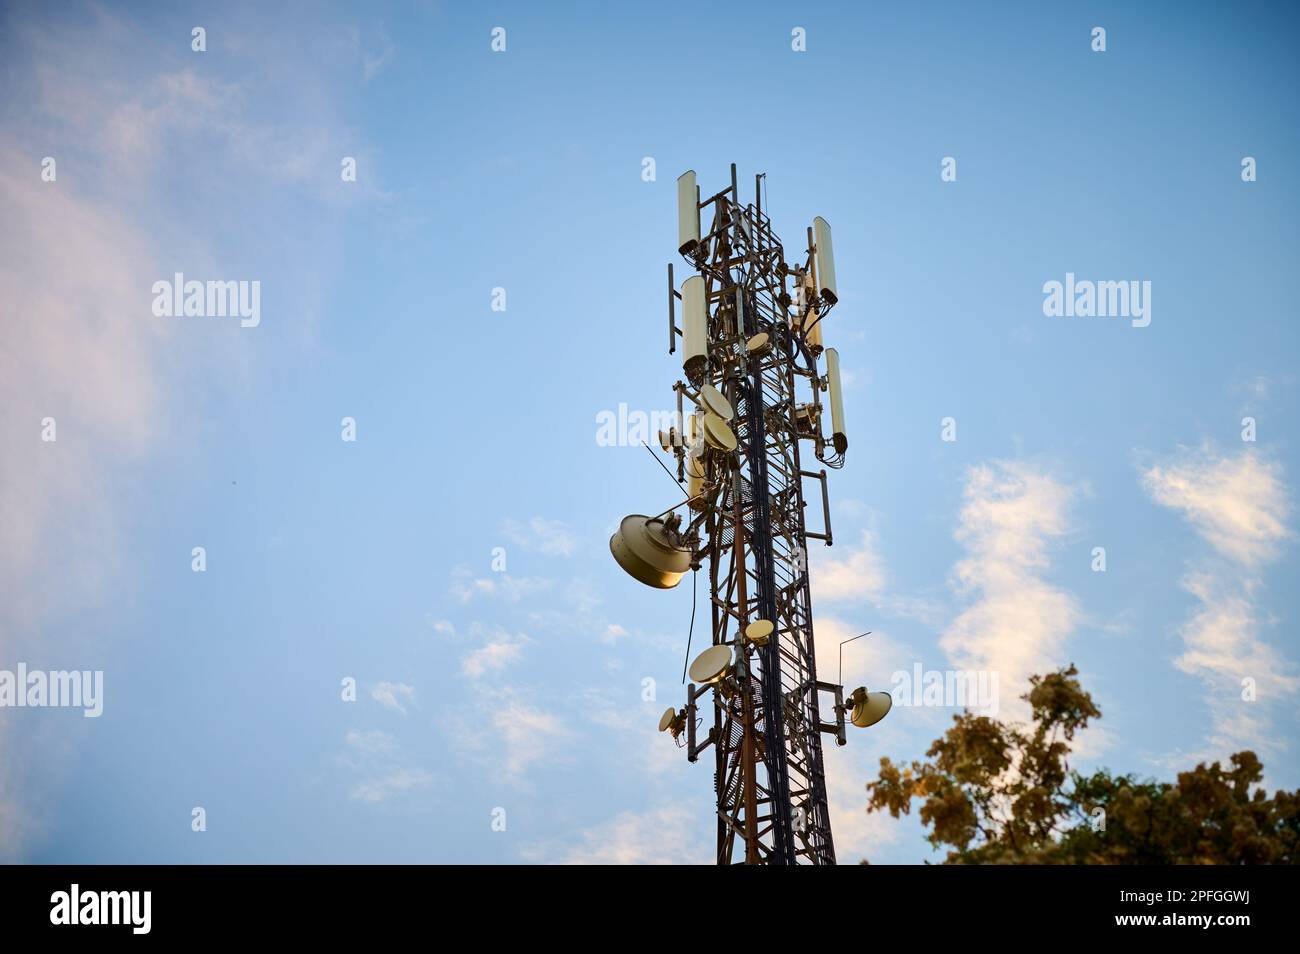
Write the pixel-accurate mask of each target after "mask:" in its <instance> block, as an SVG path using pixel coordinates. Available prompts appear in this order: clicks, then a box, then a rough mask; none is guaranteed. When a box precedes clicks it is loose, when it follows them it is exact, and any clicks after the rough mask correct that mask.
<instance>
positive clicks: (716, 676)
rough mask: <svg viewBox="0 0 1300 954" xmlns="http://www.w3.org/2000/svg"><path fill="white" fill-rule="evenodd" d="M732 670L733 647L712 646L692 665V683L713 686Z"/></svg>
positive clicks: (697, 657)
mask: <svg viewBox="0 0 1300 954" xmlns="http://www.w3.org/2000/svg"><path fill="white" fill-rule="evenodd" d="M730 668H731V647H730V646H727V645H725V644H719V645H717V646H710V647H709V648H708V649H706V650H704V652H702V653H700V654H699V655H698V656H696V657H695V662H693V663H691V670H690V672H691V682H698V683H699V684H700V685H704V686H711V685H713V684H715V683H717V682H719V681H720V680H721V679H722V677H723V676H725V675H726V674H727V670H728V669H730Z"/></svg>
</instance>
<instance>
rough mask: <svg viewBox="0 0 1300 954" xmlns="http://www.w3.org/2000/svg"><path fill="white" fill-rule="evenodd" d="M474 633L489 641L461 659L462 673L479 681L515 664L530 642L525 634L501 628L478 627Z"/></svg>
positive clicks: (474, 629) (474, 628)
mask: <svg viewBox="0 0 1300 954" xmlns="http://www.w3.org/2000/svg"><path fill="white" fill-rule="evenodd" d="M473 631H474V632H475V633H476V634H486V639H487V641H486V642H485V643H484V644H483V645H481V646H479V647H478V648H476V649H474V650H472V651H471V652H470V653H469V654H468V655H466V656H464V657H463V658H462V659H461V662H460V668H461V672H463V673H464V674H465V675H467V676H469V677H470V678H472V679H478V678H479V677H481V676H483V675H485V674H486V673H489V672H494V671H496V670H498V669H501V668H502V667H504V666H507V665H509V664H510V663H512V662H514V661H515V660H516V659H518V658H519V657H520V655H522V653H523V651H524V646H525V645H526V644H527V643H529V642H530V640H529V639H528V637H527V636H525V635H524V634H523V633H509V632H507V631H506V630H504V629H501V628H500V627H495V628H493V629H490V630H489V629H487V628H486V627H482V626H478V625H476V626H475V627H473Z"/></svg>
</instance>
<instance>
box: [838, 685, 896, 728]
mask: <svg viewBox="0 0 1300 954" xmlns="http://www.w3.org/2000/svg"><path fill="white" fill-rule="evenodd" d="M846 703H847V705H849V706H852V707H853V712H852V714H851V715H850V716H849V721H850V722H852V723H853V724H854V725H856V726H857V727H858V728H859V729H865V728H868V727H869V726H873V725H875V724H876V723H877V722H879V721H880V720H881V719H883V718H884V717H885V716H887V715H889V710H890V709H892V708H893V707H894V697H893V696H891V695H890V694H889V693H887V692H867V689H866V687H865V686H858V688H856V689H854V690H853V692H852V693H851V694H850V695H849V698H848V699H847V700H846Z"/></svg>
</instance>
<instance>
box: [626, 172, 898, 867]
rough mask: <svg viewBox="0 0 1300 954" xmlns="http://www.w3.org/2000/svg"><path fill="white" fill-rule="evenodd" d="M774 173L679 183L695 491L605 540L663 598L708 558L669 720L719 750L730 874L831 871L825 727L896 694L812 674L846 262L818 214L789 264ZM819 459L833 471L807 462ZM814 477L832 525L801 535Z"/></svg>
mask: <svg viewBox="0 0 1300 954" xmlns="http://www.w3.org/2000/svg"><path fill="white" fill-rule="evenodd" d="M763 179H764V176H762V175H759V176H756V177H755V179H754V201H753V203H751V204H748V205H745V206H742V205H741V204H740V194H739V191H738V189H737V186H736V167H735V165H734V164H733V165H732V166H731V185H730V186H729V187H728V188H726V189H723V190H722V191H721V192H718V193H715V194H713V195H711V196H709V197H708V198H706V199H703V200H701V197H700V190H699V187H698V185H697V184H696V179H695V173H694V172H693V171H692V172H687V173H685V174H684V175H682V176H681V177H680V178H679V179H678V180H677V213H678V251H679V252H680V253H681V255H682V256H683V257H685V259H686V260H687V261H688V262H689V263H690V265H691V266H692V268H693V269H694V270H695V271H696V272H698V274H694V275H691V276H690V277H689V278H687V279H686V280H685V281H684V282H683V283H682V286H681V291H680V292H679V291H678V290H677V288H676V285H675V282H674V278H673V266H672V265H671V264H669V266H668V351H669V353H670V354H672V353H676V352H677V351H678V347H679V341H678V339H679V337H680V352H681V357H682V370H683V374H684V377H685V380H684V381H683V380H679V381H677V382H676V383H675V384H674V385H673V390H674V391H675V392H676V396H677V425H676V426H675V427H673V428H671V429H670V430H669V431H667V432H662V431H661V432H660V434H659V443H660V445H661V447H662V448H663V450H664V453H666V454H671V455H672V456H673V457H674V458H675V459H676V465H677V480H678V482H679V483H681V484H685V485H686V489H687V499H686V500H684V501H682V502H681V503H678V504H676V505H675V506H673V507H671V508H669V509H668V510H665V511H663V512H662V513H660V514H658V515H657V516H653V517H646V516H644V515H642V514H633V515H631V516H629V517H625V518H624V519H623V521H622V523H621V524H620V525H619V529H618V531H617V532H616V533H615V534H614V536H613V537H612V538H611V539H610V542H609V545H610V550H611V552H612V553H613V555H614V559H615V560H617V561H618V563H619V565H620V566H622V567H623V569H624V570H626V571H627V572H628V573H629V574H631V575H632V576H633V577H634V578H636V579H637V580H640V581H641V582H642V583H645V584H647V585H649V586H653V587H658V588H661V589H667V588H670V587H673V586H676V585H677V584H678V583H679V582H680V581H681V579H682V577H683V576H684V575H685V574H686V572H687V571H688V570H691V571H695V572H698V571H699V570H700V569H701V567H703V566H704V564H705V563H707V565H708V581H709V606H708V611H709V613H710V614H711V631H712V644H711V645H710V646H709V647H708V648H707V649H705V650H704V652H702V653H701V654H700V655H699V656H697V657H696V659H695V660H694V661H693V662H692V663H691V665H690V678H691V682H690V684H689V685H688V687H687V690H686V704H685V706H684V707H683V708H681V709H676V708H670V709H668V710H667V711H666V712H665V713H664V714H663V717H662V718H661V719H660V722H659V728H660V730H661V731H664V732H669V733H671V735H672V737H673V739H674V740H675V741H676V742H677V744H678V745H679V746H681V747H684V748H685V749H686V754H687V758H688V760H689V761H691V762H695V761H697V760H698V759H699V757H700V755H701V754H702V753H704V752H705V751H706V750H707V749H708V748H709V747H710V746H712V747H713V750H714V758H715V761H716V774H715V777H714V786H715V789H716V793H717V824H718V829H717V834H718V837H717V862H718V864H733V863H737V862H744V863H747V864H799V863H802V864H834V863H835V846H834V843H833V841H832V839H831V822H830V812H829V810H828V806H827V800H826V778H825V772H824V770H823V767H822V748H821V737H822V734H823V733H829V734H831V735H834V736H835V740H836V742H837V743H838V744H840V745H844V744H845V742H846V739H845V722H846V719H847V721H849V722H852V723H853V724H854V725H856V726H862V727H866V726H869V725H874V724H875V723H876V722H878V721H880V719H882V718H884V716H885V715H886V714H887V713H888V712H889V708H890V704H891V698H890V695H889V693H887V692H868V691H867V690H866V689H865V688H859V689H856V690H854V691H853V692H852V693H851V694H849V695H848V696H847V698H846V697H845V694H844V689H843V687H842V686H840V685H838V684H837V683H832V682H825V681H822V680H820V679H818V676H817V665H816V659H815V657H814V652H813V621H812V603H811V598H810V596H809V592H808V572H807V567H808V562H807V544H808V541H809V540H810V539H815V540H821V541H823V542H824V543H825V545H827V546H829V545H830V544H831V542H832V538H831V523H830V504H829V496H828V493H827V486H826V470H825V467H830V468H835V469H838V468H840V467H842V466H843V465H844V454H845V451H846V450H847V449H848V438H847V437H846V436H845V431H844V404H843V397H842V395H841V391H840V369H839V355H838V354H837V353H836V351H835V349H834V348H827V349H824V348H823V345H822V323H823V322H824V321H825V319H826V316H827V314H828V313H829V312H830V311H831V309H832V308H833V306H834V305H835V303H836V302H837V301H838V295H837V294H836V286H835V264H834V260H833V257H832V250H831V229H830V225H828V224H827V222H826V220H825V219H823V218H820V217H818V218H817V219H815V220H814V221H813V225H812V227H811V228H809V229H808V236H807V253H806V257H805V258H804V260H803V263H802V264H799V265H795V266H793V267H792V266H790V265H788V264H787V263H786V258H785V250H784V248H783V247H782V245H781V241H780V239H779V238H778V237H777V235H776V233H775V232H774V231H773V229H772V223H771V220H770V219H769V218H768V216H767V215H766V214H765V213H764V211H763V201H762V191H761V190H762V185H763ZM701 221H705V222H708V223H709V227H708V231H707V233H705V234H703V235H702V234H701V229H700V223H701ZM678 301H680V302H681V327H680V328H679V327H678V326H677V303H678ZM822 357H824V358H825V373H822V372H821V371H820V370H819V368H818V361H819V359H821V358H822ZM823 395H825V396H826V400H827V403H829V405H830V422H829V424H830V427H829V432H830V436H829V437H827V436H826V434H825V431H826V430H827V428H826V426H825V424H826V422H825V420H824V414H823V400H822V398H823ZM809 450H811V451H812V456H813V458H815V459H816V460H817V461H819V462H820V463H821V464H823V465H825V467H823V468H819V469H817V470H813V469H811V467H813V466H815V465H813V464H812V463H811V462H809V463H808V464H807V465H805V463H804V462H803V461H804V458H806V457H807V454H808V451H809ZM805 466H807V467H809V468H810V469H805ZM805 481H808V482H809V483H808V486H810V487H813V488H814V493H813V497H814V500H815V501H819V502H820V504H821V511H822V521H821V526H822V528H823V530H822V532H815V531H812V530H809V529H808V528H807V526H806V525H805V507H806V502H805V496H804V488H805ZM683 510H684V513H681V512H679V511H683ZM692 612H694V610H692ZM693 618H694V617H692V619H693ZM710 694H711V695H712V703H713V706H712V708H713V722H712V725H711V726H710V727H709V729H708V731H707V732H702V731H701V730H702V729H703V726H704V718H705V717H704V716H703V715H700V714H699V713H700V709H701V706H702V705H703V703H704V702H705V700H706V699H707V698H708V697H709V696H710ZM827 710H829V711H828V714H829V715H831V716H832V718H830V719H823V715H822V714H823V712H824V711H827Z"/></svg>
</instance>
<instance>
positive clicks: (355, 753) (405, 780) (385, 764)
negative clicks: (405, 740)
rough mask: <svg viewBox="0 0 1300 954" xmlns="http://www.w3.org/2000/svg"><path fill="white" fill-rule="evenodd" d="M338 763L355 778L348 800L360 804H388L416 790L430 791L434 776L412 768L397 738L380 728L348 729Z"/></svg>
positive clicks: (416, 767) (415, 767)
mask: <svg viewBox="0 0 1300 954" xmlns="http://www.w3.org/2000/svg"><path fill="white" fill-rule="evenodd" d="M343 745H344V749H343V752H342V753H341V754H340V755H339V757H338V761H339V763H340V764H341V765H343V766H344V767H345V768H347V769H348V770H349V771H350V773H351V774H352V776H353V781H352V783H351V786H350V788H349V792H348V794H349V797H350V798H352V799H353V800H354V801H359V802H369V803H372V804H373V803H377V802H385V801H388V800H389V799H391V798H393V797H394V796H397V795H400V794H402V793H404V792H408V791H412V790H414V789H422V788H428V787H429V786H430V785H432V784H433V780H434V779H433V774H432V773H431V772H428V771H426V770H424V769H422V768H419V767H418V766H415V765H412V764H410V762H409V759H408V757H407V756H406V754H405V753H404V751H403V750H402V747H401V746H400V745H399V744H398V741H397V739H396V738H395V737H394V736H392V735H390V734H389V733H387V732H381V731H380V730H378V729H371V730H368V731H362V730H359V729H349V730H348V732H347V733H346V734H345V735H344V736H343Z"/></svg>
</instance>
